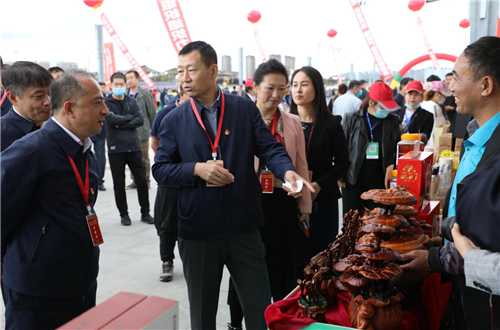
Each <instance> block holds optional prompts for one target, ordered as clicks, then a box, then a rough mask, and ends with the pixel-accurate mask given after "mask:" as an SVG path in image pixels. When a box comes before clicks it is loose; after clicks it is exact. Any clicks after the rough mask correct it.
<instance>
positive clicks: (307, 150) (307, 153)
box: [306, 124, 314, 159]
mask: <svg viewBox="0 0 500 330" xmlns="http://www.w3.org/2000/svg"><path fill="white" fill-rule="evenodd" d="M313 132H314V124H313V126H312V128H311V133H309V141H307V149H306V159H307V155H309V147H310V146H311V138H312V136H313Z"/></svg>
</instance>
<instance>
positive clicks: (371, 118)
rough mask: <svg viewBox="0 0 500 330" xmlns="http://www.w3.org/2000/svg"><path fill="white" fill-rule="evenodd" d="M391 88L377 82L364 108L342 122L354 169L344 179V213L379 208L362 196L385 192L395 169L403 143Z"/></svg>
mask: <svg viewBox="0 0 500 330" xmlns="http://www.w3.org/2000/svg"><path fill="white" fill-rule="evenodd" d="M397 109H399V105H398V104H397V103H396V102H395V101H394V100H393V97H392V90H391V88H390V87H389V86H388V85H387V84H385V83H383V82H380V81H379V82H375V83H374V84H373V85H372V86H371V87H370V91H369V93H368V97H366V98H365V100H364V101H363V103H361V106H360V109H359V110H358V111H355V112H350V113H346V115H345V117H344V119H343V120H342V128H343V129H344V133H345V137H346V140H347V149H348V150H349V159H350V161H351V166H350V167H349V169H348V170H347V173H346V175H345V176H344V177H343V178H342V179H341V185H342V186H343V188H342V196H343V197H342V202H343V210H344V212H348V211H349V210H358V211H359V213H360V214H363V213H364V211H365V207H368V208H370V209H373V208H375V203H373V202H372V201H364V200H362V199H361V198H360V196H361V194H362V193H363V192H365V191H367V190H370V189H384V188H386V187H387V186H388V181H389V179H390V176H391V172H392V169H393V167H394V161H395V159H396V158H395V157H396V145H397V143H398V142H399V141H400V140H401V134H400V129H399V118H398V116H397V115H396V114H395V112H394V111H395V110H397Z"/></svg>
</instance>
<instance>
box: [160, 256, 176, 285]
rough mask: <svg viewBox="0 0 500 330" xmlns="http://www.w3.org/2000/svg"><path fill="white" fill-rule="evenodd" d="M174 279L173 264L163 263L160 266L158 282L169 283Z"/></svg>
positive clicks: (169, 262) (170, 262)
mask: <svg viewBox="0 0 500 330" xmlns="http://www.w3.org/2000/svg"><path fill="white" fill-rule="evenodd" d="M173 278H174V262H173V261H165V262H164V263H163V264H162V265H161V273H160V278H159V280H160V281H162V282H170V281H172V279H173Z"/></svg>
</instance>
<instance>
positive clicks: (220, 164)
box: [207, 160, 224, 188]
mask: <svg viewBox="0 0 500 330" xmlns="http://www.w3.org/2000/svg"><path fill="white" fill-rule="evenodd" d="M207 164H216V165H218V166H220V167H222V168H224V161H223V160H207ZM207 187H211V188H213V187H222V185H220V184H212V183H209V182H208V181H207Z"/></svg>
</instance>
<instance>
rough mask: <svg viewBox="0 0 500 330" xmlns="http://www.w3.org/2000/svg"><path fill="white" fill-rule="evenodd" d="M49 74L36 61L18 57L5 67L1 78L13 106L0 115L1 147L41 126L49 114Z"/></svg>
mask: <svg viewBox="0 0 500 330" xmlns="http://www.w3.org/2000/svg"><path fill="white" fill-rule="evenodd" d="M52 80H53V78H52V75H51V74H50V73H49V72H48V71H47V70H45V69H44V68H43V67H41V66H40V65H38V64H36V63H32V62H25V61H19V62H16V63H14V64H12V65H11V66H9V67H8V68H7V69H5V72H4V75H3V77H2V82H3V84H4V85H5V89H6V91H7V98H8V99H9V100H10V102H11V103H12V105H13V106H12V107H11V108H10V110H9V112H7V114H6V115H5V116H3V117H2V118H1V119H0V122H1V127H2V132H1V140H2V141H1V144H2V148H1V151H3V150H5V149H7V147H9V146H10V145H11V144H12V143H13V142H14V141H16V140H18V139H20V138H22V137H23V136H25V135H26V134H28V133H30V132H33V131H35V130H37V129H39V128H40V126H41V123H43V122H44V121H46V120H48V119H49V118H50V111H51V108H52V106H51V104H50V99H49V88H50V84H51V83H52Z"/></svg>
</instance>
